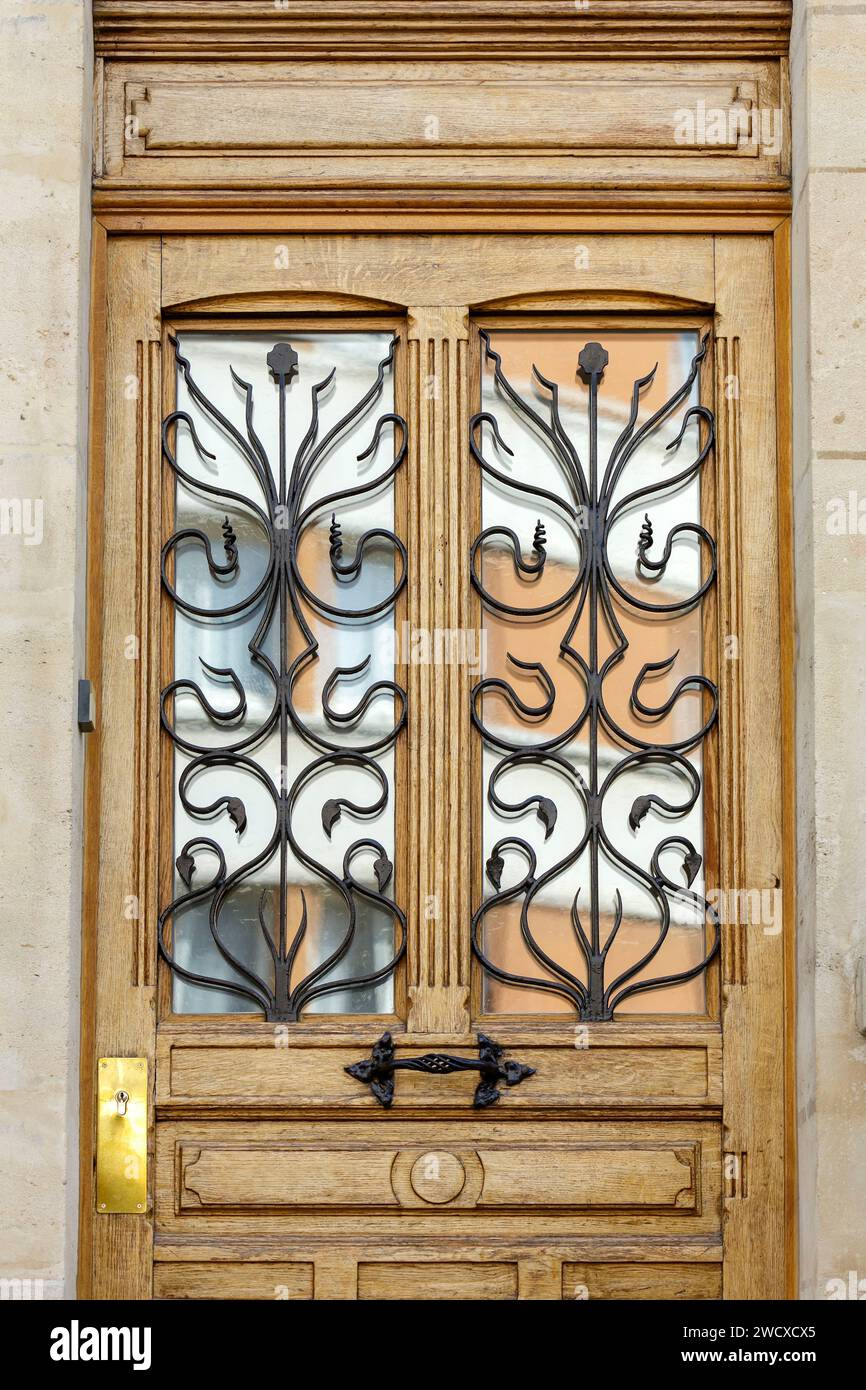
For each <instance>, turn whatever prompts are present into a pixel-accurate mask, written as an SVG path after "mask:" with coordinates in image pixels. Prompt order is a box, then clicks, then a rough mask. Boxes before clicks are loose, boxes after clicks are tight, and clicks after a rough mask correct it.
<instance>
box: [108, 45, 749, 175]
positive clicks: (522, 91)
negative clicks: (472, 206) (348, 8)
mask: <svg viewBox="0 0 866 1390" xmlns="http://www.w3.org/2000/svg"><path fill="white" fill-rule="evenodd" d="M578 71H580V70H578ZM584 73H585V70H584ZM366 74H367V75H366V77H365V76H364V75H363V74H358V69H357V68H356V69H354V70H353V73H352V75H346V76H340V75H339V74H336V75H335V72H334V68H333V67H326V68H318V67H315V66H313V67H310V68H308V69H307V71H306V74H305V75H304V76H303V77H292V78H291V79H290V80H286V78H285V77H284V75H282V74H274V76H273V78H272V79H271V81H269V82H262V81H257V82H252V81H250V82H245V81H244V77H243V73H239V74H238V75H237V76H236V78H235V80H234V81H233V82H226V81H225V80H219V79H216V78H214V77H213V76H209V75H208V74H207V70H205V71H204V72H203V74H202V76H201V78H199V79H197V80H193V81H189V80H184V79H183V78H181V77H180V76H179V75H178V77H177V78H176V79H175V80H171V81H165V80H160V79H158V80H156V81H152V82H147V83H145V82H127V83H126V84H125V102H124V105H125V112H126V132H127V133H126V140H125V153H126V156H127V158H130V157H134V156H136V155H138V156H144V155H154V154H173V153H181V152H183V153H186V154H209V155H211V156H212V157H218V156H219V155H221V154H226V153H229V152H243V151H264V150H267V151H282V152H283V153H286V154H290V153H292V152H293V151H295V150H309V151H310V152H322V153H324V152H330V151H340V150H344V151H348V150H366V151H367V152H370V151H373V150H381V151H388V152H390V153H395V154H401V153H403V152H406V151H409V150H415V151H422V152H423V153H424V154H425V155H427V156H430V157H431V158H437V157H439V156H440V155H441V154H442V153H444V152H447V151H449V150H453V149H464V150H470V151H472V152H473V153H478V152H481V151H484V150H491V151H492V150H507V151H509V152H513V153H518V154H519V153H523V154H527V155H532V154H533V153H536V152H539V151H546V152H550V151H552V152H554V153H556V154H558V155H560V156H562V155H565V154H567V153H570V152H572V151H575V150H592V149H595V150H596V151H600V150H603V149H609V150H611V151H612V152H614V151H619V152H624V151H627V150H630V151H636V150H640V151H644V152H649V151H654V152H656V153H661V152H668V153H680V152H683V153H688V152H691V153H695V152H697V151H699V150H700V151H707V150H709V151H711V152H712V153H714V154H721V153H723V152H724V153H725V154H736V155H738V156H740V157H746V158H753V159H754V158H756V157H757V156H758V152H759V150H758V145H757V144H755V143H753V142H751V141H750V140H749V139H748V138H747V137H748V128H747V117H748V112H749V111H750V109H751V107H752V105H753V104H754V103H755V101H756V98H757V83H756V82H755V81H754V80H745V81H743V80H740V79H739V78H738V76H737V74H736V73H735V72H732V73H731V75H730V76H729V77H727V78H724V79H721V80H718V79H717V80H713V78H711V77H703V78H702V77H700V76H695V77H692V78H689V77H682V78H681V79H680V80H679V81H676V80H675V81H671V80H670V79H669V78H668V77H665V76H661V75H659V76H653V75H648V74H646V73H645V72H644V73H640V74H636V75H635V77H634V78H632V79H631V80H628V79H627V78H624V77H623V75H622V69H621V68H620V69H618V70H616V69H615V70H609V69H606V70H604V71H602V72H600V73H596V74H595V76H589V75H583V76H576V75H574V74H573V72H570V71H569V70H568V69H565V70H563V69H557V70H555V71H554V72H553V73H548V74H544V73H539V72H538V70H537V69H526V75H524V76H521V74H520V70H519V68H518V70H517V72H516V73H514V71H513V68H512V69H510V70H509V72H508V73H506V72H503V73H502V74H501V75H497V74H496V73H495V72H494V74H492V75H491V77H490V78H489V80H486V81H485V82H484V84H483V88H481V89H480V90H479V88H478V87H477V86H476V85H475V83H474V80H473V79H474V78H475V76H476V74H475V73H474V72H473V71H472V70H467V71H466V72H465V73H457V72H455V73H454V74H453V76H451V78H450V79H449V80H445V81H443V80H441V79H437V78H436V77H435V76H431V75H429V74H428V75H427V76H425V77H417V78H415V79H414V80H413V79H412V78H409V77H406V76H405V75H404V76H402V77H401V76H399V75H397V74H395V73H394V72H392V71H391V70H390V69H388V70H386V71H385V72H381V71H380V72H376V71H375V70H374V69H370V68H368V69H366ZM698 103H703V106H704V109H711V110H713V111H718V112H719V113H720V114H721V116H722V117H723V118H724V119H719V120H718V121H717V122H712V123H709V124H708V123H707V122H706V121H704V122H703V123H702V124H701V126H700V128H698V129H696V130H695V142H694V144H691V145H686V144H685V143H684V142H682V141H680V142H678V141H677V134H676V132H677V119H676V113H677V112H678V111H689V110H695V109H696V108H697V106H698ZM287 113H290V114H291V119H290V120H289V121H287V120H286V114H287ZM744 122H746V123H744Z"/></svg>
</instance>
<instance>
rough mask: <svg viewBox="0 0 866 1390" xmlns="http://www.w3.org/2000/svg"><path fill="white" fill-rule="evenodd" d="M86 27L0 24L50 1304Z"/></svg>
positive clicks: (58, 1254) (6, 718)
mask: <svg viewBox="0 0 866 1390" xmlns="http://www.w3.org/2000/svg"><path fill="white" fill-rule="evenodd" d="M89 29H90V19H89V14H88V7H87V5H86V4H85V3H84V0H15V3H14V4H5V5H3V7H2V10H0V68H2V70H3V72H2V77H3V80H2V84H0V93H2V95H0V148H2V155H0V179H2V188H3V197H2V216H3V256H2V259H0V498H2V499H4V500H3V505H2V509H0V720H2V727H3V740H2V746H3V754H2V764H0V768H2V772H0V840H2V844H3V856H2V858H3V871H2V874H0V1147H2V1165H3V1182H2V1184H0V1231H2V1240H0V1277H2V1278H11V1279H23V1280H27V1279H30V1280H36V1281H42V1282H41V1284H39V1283H35V1284H31V1286H30V1291H31V1294H36V1295H37V1296H38V1295H39V1294H42V1296H44V1297H53V1296H54V1297H56V1296H60V1295H62V1294H63V1292H64V1291H65V1292H66V1293H68V1294H71V1293H73V1292H74V1288H75V1247H76V1227H77V1176H78V1031H79V1028H78V1016H79V1002H78V1000H79V982H78V973H79V949H78V942H79V936H80V896H81V881H80V857H81V780H82V778H81V764H82V751H83V750H82V738H81V735H80V734H79V733H78V730H77V727H76V722H75V685H76V680H77V677H78V676H79V675H81V674H83V672H82V660H83V640H82V639H83V633H84V605H83V599H84V563H85V554H84V538H85V526H84V516H85V514H84V498H85V480H86V456H85V433H86V431H85V425H86V395H85V382H86V372H85V365H86V343H87V335H86V310H87V282H88V276H89V265H88V259H89V251H88V243H89V232H88V226H89V215H88V204H89V196H90V155H89V151H90V103H91V58H90V38H89ZM10 1287H12V1288H14V1287H15V1286H8V1285H7V1286H4V1292H6V1293H7V1296H8V1290H9V1288H10ZM24 1291H25V1292H26V1285H25V1286H24Z"/></svg>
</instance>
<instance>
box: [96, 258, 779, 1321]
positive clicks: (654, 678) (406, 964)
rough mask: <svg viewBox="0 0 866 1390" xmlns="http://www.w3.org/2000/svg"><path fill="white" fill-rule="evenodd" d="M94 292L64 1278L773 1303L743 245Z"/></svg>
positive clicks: (763, 441) (768, 744)
mask: <svg viewBox="0 0 866 1390" xmlns="http://www.w3.org/2000/svg"><path fill="white" fill-rule="evenodd" d="M101 264H102V265H103V268H104V287H105V299H104V324H105V332H104V335H102V336H101V337H100V346H99V348H98V351H97V360H96V364H95V385H96V397H97V402H98V404H97V407H96V417H97V422H98V424H99V429H100V435H99V439H98V441H97V443H98V448H97V466H96V468H95V476H94V479H93V492H92V498H93V500H92V522H91V556H92V559H91V590H90V592H91V637H90V654H91V663H92V665H91V669H92V671H93V672H94V674H95V676H96V679H97V687H98V698H99V705H100V718H99V731H98V733H97V734H95V735H94V736H93V739H92V742H91V748H90V758H89V770H88V776H89V807H90V816H89V838H88V875H87V881H88V898H87V904H86V906H87V911H88V914H89V918H90V921H91V922H92V925H93V938H92V945H91V948H90V951H91V954H90V955H89V956H88V958H87V961H86V965H85V970H86V973H88V974H89V978H90V980H91V981H92V985H93V1013H92V1019H93V1027H92V1034H91V1035H90V1037H89V1039H88V1044H87V1047H86V1049H85V1060H84V1071H85V1082H86V1083H87V1073H88V1071H89V1070H90V1069H91V1068H92V1067H94V1066H95V1061H96V1059H97V1058H100V1057H107V1056H115V1055H118V1056H135V1057H140V1058H142V1059H146V1061H147V1063H148V1067H149V1076H150V1079H151V1083H152V1086H151V1092H152V1093H151V1099H150V1105H149V1109H148V1133H149V1137H150V1153H149V1185H148V1200H147V1210H146V1211H145V1212H142V1213H141V1214H137V1213H127V1214H122V1213H111V1212H108V1211H105V1212H102V1211H100V1210H98V1209H97V1207H96V1203H95V1200H94V1194H93V1191H92V1189H91V1188H90V1186H89V1181H90V1180H89V1175H88V1174H86V1175H85V1183H84V1192H85V1209H86V1219H85V1227H84V1243H85V1250H86V1253H85V1267H86V1280H85V1287H86V1289H88V1290H91V1291H92V1292H93V1293H94V1294H95V1295H96V1296H98V1297H117V1296H132V1297H142V1298H150V1297H156V1298H183V1297H230V1298H286V1297H288V1298H352V1299H354V1298H364V1299H368V1298H383V1299H387V1298H397V1297H403V1298H405V1297H411V1298H431V1297H433V1298H484V1299H499V1298H502V1299H508V1298H529V1299H535V1298H544V1299H562V1298H629V1297H638V1298H665V1297H672V1296H677V1297H687V1298H718V1297H721V1296H726V1297H751V1298H764V1297H775V1296H781V1295H782V1294H783V1293H784V1290H785V1287H786V1285H785V1278H786V1274H785V1270H786V1217H785V1178H786V1171H787V1170H786V1152H785V1123H784V1119H785V1067H786V1056H787V1053H786V1048H787V1041H786V1031H785V968H784V961H785V955H784V946H783V942H784V941H785V934H784V932H783V930H782V927H783V922H782V902H783V900H782V896H781V891H780V890H781V886H782V877H783V864H784V862H785V844H784V840H783V834H782V822H781V808H782V806H783V790H782V774H783V742H784V739H785V734H784V721H785V718H786V717H787V712H785V711H783V709H782V698H783V682H782V675H781V671H780V651H781V646H782V618H781V616H780V615H781V613H782V611H783V609H782V605H783V603H784V602H786V601H787V600H786V598H785V593H784V589H782V590H781V591H780V578H779V575H780V558H779V557H780V545H779V524H778V520H777V516H778V507H779V505H780V503H779V483H778V477H779V472H778V463H777V442H776V413H777V406H778V400H779V391H780V390H781V386H780V385H779V384H777V381H776V360H777V346H776V344H777V331H780V330H777V324H776V303H775V288H774V286H775V280H774V274H775V265H774V251H773V239H772V237H770V236H766V235H760V234H755V235H745V234H724V233H721V234H717V235H710V234H696V233H694V232H688V231H685V230H680V231H678V232H677V233H672V232H671V233H659V234H654V235H651V234H648V233H634V234H632V233H628V234H623V233H622V232H620V233H619V234H617V235H607V234H605V233H604V232H598V233H593V234H592V235H590V236H584V237H582V239H581V245H580V246H579V247H577V248H576V247H575V240H574V237H573V236H572V235H562V234H557V233H555V232H551V233H544V234H533V235H524V234H517V233H491V234H486V235H485V234H481V233H473V234H467V233H460V232H454V233H452V234H447V235H445V234H443V235H439V234H423V235H420V234H419V235H416V234H412V233H408V232H407V233H396V232H391V233H387V234H385V233H380V234H369V235H364V236H359V235H352V234H334V235H328V236H323V235H317V234H309V235H289V236H286V237H283V238H281V239H280V243H279V244H278V245H275V241H274V238H273V236H263V235H258V236H257V235H233V236H222V237H219V238H213V237H205V236H197V235H195V234H178V235H166V236H163V237H159V236H150V235H140V236H123V235H117V236H113V237H111V238H110V239H109V240H108V243H107V247H106V248H105V249H104V261H103V262H101ZM287 268H288V269H287ZM287 285H290V288H287ZM785 495H786V494H784V493H783V499H784V496H785ZM88 1084H89V1083H88ZM85 1095H87V1091H85ZM94 1112H95V1106H94V1110H93V1111H92V1112H91V1113H94ZM788 1159H789V1161H790V1155H789V1156H788Z"/></svg>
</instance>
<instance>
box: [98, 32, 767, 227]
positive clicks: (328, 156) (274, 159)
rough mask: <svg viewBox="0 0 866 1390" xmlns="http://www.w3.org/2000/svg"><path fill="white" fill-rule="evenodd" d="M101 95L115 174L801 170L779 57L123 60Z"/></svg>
mask: <svg viewBox="0 0 866 1390" xmlns="http://www.w3.org/2000/svg"><path fill="white" fill-rule="evenodd" d="M576 22H577V24H578V25H582V24H583V22H584V21H583V20H578V21H576ZM288 23H289V24H291V21H288ZM97 100H98V105H99V110H100V114H101V117H102V119H101V122H100V126H99V132H100V136H101V141H100V143H99V147H98V149H97V158H98V160H99V167H100V174H101V177H100V178H99V179H98V181H97V182H98V185H99V186H100V187H101V188H102V189H105V190H109V189H116V190H120V189H125V190H128V191H130V192H131V191H132V190H134V189H136V188H138V189H141V188H148V189H153V188H159V187H162V188H169V187H170V188H174V189H177V188H183V187H187V188H190V189H192V188H196V187H198V188H211V189H216V188H220V189H224V190H225V191H226V192H229V191H230V190H231V189H232V188H234V189H237V188H239V187H242V186H244V185H248V186H249V185H253V186H255V187H256V188H257V189H265V188H273V189H274V190H279V189H282V190H284V191H288V190H292V189H297V190H298V191H301V190H303V192H304V193H305V194H306V195H308V196H309V195H314V196H318V197H319V198H327V197H328V196H329V194H331V193H333V190H335V189H336V188H339V187H342V188H344V189H346V188H349V189H351V190H352V191H353V194H354V197H355V200H357V199H358V198H361V199H362V200H363V199H364V198H365V197H366V198H372V197H373V196H374V194H375V197H376V199H377V201H379V202H380V203H381V199H382V193H383V191H384V190H388V191H389V192H390V194H391V197H392V200H393V197H394V195H396V194H397V193H399V194H400V195H401V197H402V198H404V199H405V198H406V197H407V196H411V193H412V192H413V191H414V192H416V193H418V194H421V193H423V192H425V191H428V192H429V191H432V190H437V191H440V190H445V189H448V190H451V189H454V188H456V187H460V188H462V189H463V190H464V191H466V190H475V191H482V190H485V189H486V190H493V189H496V188H499V189H502V190H506V189H507V190H510V191H512V192H513V193H515V194H516V195H517V196H518V197H520V196H521V195H522V196H528V195H529V194H530V193H532V192H535V193H536V194H537V193H538V192H542V191H543V192H545V193H546V194H547V195H548V196H552V195H555V194H556V192H557V191H559V190H563V189H565V190H572V189H577V188H592V189H598V188H604V187H609V188H611V189H613V188H617V187H622V186H623V185H628V184H631V185H632V186H636V187H640V186H643V187H648V186H666V185H667V186H675V187H678V188H686V187H692V188H704V189H706V188H708V187H712V186H713V185H714V184H715V185H718V186H720V187H724V186H725V185H728V186H730V185H736V186H742V185H743V183H744V182H745V183H747V184H748V185H750V186H752V187H753V188H754V189H755V190H756V191H760V190H762V189H766V190H767V191H768V192H771V191H774V190H775V191H778V190H781V189H784V188H785V187H786V185H787V174H786V165H787V159H788V143H789V142H788V129H787V112H786V111H785V110H784V109H783V102H782V99H781V96H780V70H779V64H778V63H777V62H773V61H760V60H754V59H743V60H713V59H705V60H698V61H689V60H682V61H679V62H677V63H676V64H675V65H671V64H654V63H652V62H644V63H630V64H625V63H624V62H623V61H622V60H615V61H589V62H586V61H584V62H580V61H577V62H575V61H561V62H550V61H548V62H546V63H544V64H542V65H539V64H538V63H537V62H532V61H525V60H524V61H516V62H514V61H512V62H508V63H496V62H490V61H487V60H483V61H482V62H471V61H470V62H458V61H454V62H448V61H445V62H437V63H435V64H429V63H423V62H412V61H406V60H405V59H404V60H402V61H400V62H394V61H390V62H389V61H381V60H379V61H372V62H371V61H366V62H365V61H356V62H354V63H352V65H351V67H348V66H340V65H339V64H335V63H333V62H330V61H329V62H325V63H322V62H318V63H317V62H307V63H304V64H296V65H285V64H276V63H255V62H246V63H244V62H238V61H233V62H232V63H231V65H230V66H228V67H226V66H224V65H223V64H220V63H214V62H211V63H208V62H198V63H196V65H195V67H194V68H191V67H190V66H189V64H185V63H171V62H156V61H154V62H151V63H134V64H131V63H128V62H119V61H108V62H107V63H106V64H105V68H104V71H103V80H102V82H100V83H99V84H98V90H97ZM767 113H776V115H775V116H774V117H773V119H772V120H771V119H770V117H769V114H767Z"/></svg>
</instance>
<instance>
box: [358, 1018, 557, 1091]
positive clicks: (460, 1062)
mask: <svg viewBox="0 0 866 1390" xmlns="http://www.w3.org/2000/svg"><path fill="white" fill-rule="evenodd" d="M504 1050H505V1049H504V1048H503V1047H502V1046H501V1045H500V1044H499V1043H496V1042H494V1041H493V1039H492V1038H488V1037H486V1036H485V1035H484V1033H479V1034H478V1057H477V1060H476V1059H473V1058H472V1057H452V1056H450V1055H449V1054H448V1053H447V1052H425V1053H424V1055H423V1057H401V1058H399V1059H398V1058H396V1057H395V1055H394V1039H393V1038H392V1037H391V1034H390V1033H383V1034H382V1036H381V1038H380V1039H379V1041H378V1042H377V1043H374V1044H373V1051H372V1052H371V1053H370V1056H369V1057H368V1058H365V1060H364V1061H363V1062H353V1064H352V1065H351V1066H350V1067H345V1068H344V1070H345V1071H347V1072H348V1073H349V1075H350V1076H354V1078H355V1080H356V1081H362V1082H364V1084H365V1085H369V1087H370V1090H371V1091H372V1092H373V1095H374V1096H375V1097H376V1099H377V1101H378V1102H379V1104H380V1105H384V1106H385V1107H386V1109H387V1107H388V1106H389V1105H390V1104H391V1102H392V1101H393V1099H394V1072H395V1071H424V1072H428V1073H429V1074H430V1075H433V1076H447V1074H448V1073H449V1072H454V1071H478V1072H480V1073H481V1080H480V1081H479V1082H478V1085H477V1086H476V1088H475V1099H474V1100H473V1102H472V1104H473V1105H474V1106H475V1107H476V1108H477V1109H484V1107H485V1106H488V1105H495V1104H496V1102H497V1101H498V1100H499V1094H500V1092H499V1084H498V1083H500V1082H502V1083H504V1084H505V1085H506V1086H517V1085H519V1084H520V1082H521V1081H524V1080H525V1079H526V1077H527V1076H534V1075H535V1068H534V1067H527V1066H524V1064H523V1063H522V1062H512V1061H505V1062H503V1061H502V1060H501V1058H502V1053H503V1052H504Z"/></svg>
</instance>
